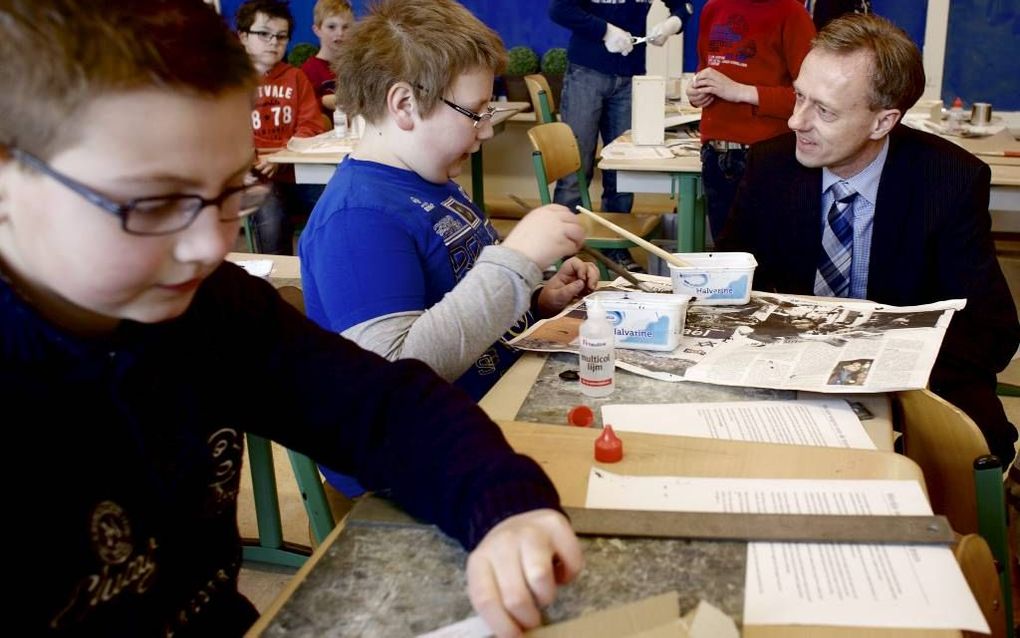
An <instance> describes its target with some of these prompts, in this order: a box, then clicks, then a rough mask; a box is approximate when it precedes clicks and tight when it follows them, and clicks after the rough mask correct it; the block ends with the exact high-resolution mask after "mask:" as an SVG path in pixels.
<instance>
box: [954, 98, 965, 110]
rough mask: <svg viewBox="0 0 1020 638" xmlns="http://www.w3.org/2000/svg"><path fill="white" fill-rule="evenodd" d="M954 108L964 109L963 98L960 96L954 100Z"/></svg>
mask: <svg viewBox="0 0 1020 638" xmlns="http://www.w3.org/2000/svg"><path fill="white" fill-rule="evenodd" d="M953 108H961V109H962V108H963V100H961V99H960V98H956V99H955V100H953Z"/></svg>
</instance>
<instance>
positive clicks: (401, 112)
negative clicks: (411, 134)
mask: <svg viewBox="0 0 1020 638" xmlns="http://www.w3.org/2000/svg"><path fill="white" fill-rule="evenodd" d="M417 109H418V101H417V100H416V99H415V97H414V90H413V89H412V88H411V85H410V84H408V83H407V82H397V83H396V84H394V85H393V86H391V87H390V89H389V90H388V91H386V111H387V112H388V113H389V115H390V117H391V118H393V121H394V122H395V123H396V125H397V126H398V127H400V130H402V131H410V130H411V129H413V128H414V114H415V111H416V110H417Z"/></svg>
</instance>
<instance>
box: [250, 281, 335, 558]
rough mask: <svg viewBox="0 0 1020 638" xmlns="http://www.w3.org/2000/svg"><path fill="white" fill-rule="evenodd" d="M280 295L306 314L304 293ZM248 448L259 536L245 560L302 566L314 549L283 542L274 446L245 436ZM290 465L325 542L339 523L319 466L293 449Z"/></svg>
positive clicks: (318, 537) (287, 289)
mask: <svg viewBox="0 0 1020 638" xmlns="http://www.w3.org/2000/svg"><path fill="white" fill-rule="evenodd" d="M278 292H279V293H280V296H281V297H282V298H283V299H284V300H285V301H287V302H288V303H290V304H291V305H292V306H294V307H295V308H297V309H298V310H300V311H301V312H302V313H303V312H304V311H305V302H304V297H303V295H302V294H301V290H300V289H298V288H296V287H294V286H284V287H281V288H279V289H278ZM245 438H246V441H247V445H248V467H249V469H250V471H251V482H252V493H253V494H254V497H255V519H256V522H257V524H258V530H259V537H258V538H257V539H253V540H252V539H245V545H244V548H243V556H244V560H249V561H255V562H260V563H270V564H273V565H284V566H287V567H295V568H296V567H301V565H303V564H304V562H305V560H306V559H307V558H308V557H309V556H311V554H312V548H311V547H309V546H307V545H298V544H295V543H290V542H287V541H284V540H283V527H282V524H281V522H280V500H279V497H278V492H277V489H276V470H275V464H274V463H273V452H272V444H271V443H270V441H269V440H268V439H265V438H262V437H261V436H258V435H256V434H251V433H248V434H246V435H245ZM287 455H288V456H289V457H290V466H291V469H292V470H293V471H294V478H295V479H296V480H297V485H298V489H299V490H300V491H301V500H302V501H303V502H304V504H305V512H307V513H308V521H309V523H310V526H311V534H312V538H313V539H314V541H315V543H316V544H318V543H321V542H322V541H323V540H325V538H326V536H328V535H329V533H330V531H332V530H333V527H334V525H335V521H334V520H333V514H332V513H331V512H330V509H329V503H328V502H327V500H326V494H325V491H324V490H323V487H322V479H321V478H320V477H319V470H318V468H317V467H315V463H314V462H313V461H312V460H311V459H310V458H308V457H307V456H305V455H304V454H299V453H298V452H295V451H293V450H287Z"/></svg>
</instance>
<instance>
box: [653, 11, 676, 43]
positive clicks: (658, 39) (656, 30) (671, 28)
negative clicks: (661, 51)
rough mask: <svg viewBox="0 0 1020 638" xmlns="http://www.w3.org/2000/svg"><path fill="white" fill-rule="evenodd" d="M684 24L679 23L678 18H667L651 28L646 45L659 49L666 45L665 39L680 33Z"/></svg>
mask: <svg viewBox="0 0 1020 638" xmlns="http://www.w3.org/2000/svg"><path fill="white" fill-rule="evenodd" d="M683 26H684V23H683V22H681V21H680V18H678V17H676V16H669V17H668V18H666V19H665V20H663V21H662V22H660V23H659V24H657V25H655V26H654V27H652V29H651V31H649V32H648V43H649V44H654V45H655V46H657V47H661V46H662V45H664V44H666V39H667V38H669V36H671V35H676V34H677V33H680V29H682V28H683Z"/></svg>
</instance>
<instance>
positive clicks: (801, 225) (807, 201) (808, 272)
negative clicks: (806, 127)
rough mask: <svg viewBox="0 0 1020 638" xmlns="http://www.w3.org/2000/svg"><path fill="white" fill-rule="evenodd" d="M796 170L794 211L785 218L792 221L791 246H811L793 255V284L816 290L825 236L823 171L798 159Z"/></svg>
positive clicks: (792, 193)
mask: <svg viewBox="0 0 1020 638" xmlns="http://www.w3.org/2000/svg"><path fill="white" fill-rule="evenodd" d="M794 164H795V165H796V170H794V171H793V172H792V174H793V176H794V177H793V181H792V183H791V184H790V185H789V189H790V201H791V206H790V209H791V210H790V214H789V215H786V216H784V218H786V219H789V220H790V221H791V227H790V228H787V229H786V232H787V234H788V236H789V237H790V238H791V240H792V241H791V242H790V244H789V245H790V246H805V247H806V246H810V247H811V249H810V250H801V251H797V253H796V254H795V255H793V256H792V257H791V261H790V263H791V264H793V272H792V273H791V277H792V281H791V283H792V284H793V286H792V289H791V290H795V291H798V292H801V293H802V294H805V293H806V294H811V293H812V292H813V291H814V285H815V273H816V272H817V270H818V256H819V251H820V250H821V237H822V221H821V219H822V214H821V210H820V207H821V201H822V171H821V169H816V168H815V169H812V168H806V167H805V166H803V165H801V163H800V162H798V161H797V160H796V159H794Z"/></svg>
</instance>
